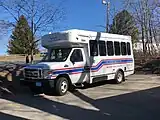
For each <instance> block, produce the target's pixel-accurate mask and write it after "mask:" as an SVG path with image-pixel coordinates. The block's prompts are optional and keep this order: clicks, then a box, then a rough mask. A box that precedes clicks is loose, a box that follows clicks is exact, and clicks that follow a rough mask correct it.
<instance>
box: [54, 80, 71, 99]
mask: <svg viewBox="0 0 160 120" xmlns="http://www.w3.org/2000/svg"><path fill="white" fill-rule="evenodd" d="M68 87H69V83H68V80H67V78H65V77H60V78H58V79H57V82H56V93H57V94H58V95H60V96H62V95H65V94H66V93H67V91H68Z"/></svg>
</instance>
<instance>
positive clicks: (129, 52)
mask: <svg viewBox="0 0 160 120" xmlns="http://www.w3.org/2000/svg"><path fill="white" fill-rule="evenodd" d="M127 53H128V55H131V45H130V43H129V42H127Z"/></svg>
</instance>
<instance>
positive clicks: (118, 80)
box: [115, 71, 124, 84]
mask: <svg viewBox="0 0 160 120" xmlns="http://www.w3.org/2000/svg"><path fill="white" fill-rule="evenodd" d="M123 81H124V74H123V72H122V71H118V72H117V74H116V76H115V82H116V83H117V84H119V83H122V82H123Z"/></svg>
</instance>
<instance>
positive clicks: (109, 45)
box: [107, 41, 114, 56]
mask: <svg viewBox="0 0 160 120" xmlns="http://www.w3.org/2000/svg"><path fill="white" fill-rule="evenodd" d="M107 52H108V56H112V55H114V49H113V42H112V41H107Z"/></svg>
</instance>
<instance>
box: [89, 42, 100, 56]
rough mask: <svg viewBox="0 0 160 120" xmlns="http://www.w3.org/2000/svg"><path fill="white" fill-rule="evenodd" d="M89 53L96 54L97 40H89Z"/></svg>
mask: <svg viewBox="0 0 160 120" xmlns="http://www.w3.org/2000/svg"><path fill="white" fill-rule="evenodd" d="M89 45H90V55H91V56H98V47H97V41H96V40H90V41H89Z"/></svg>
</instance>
